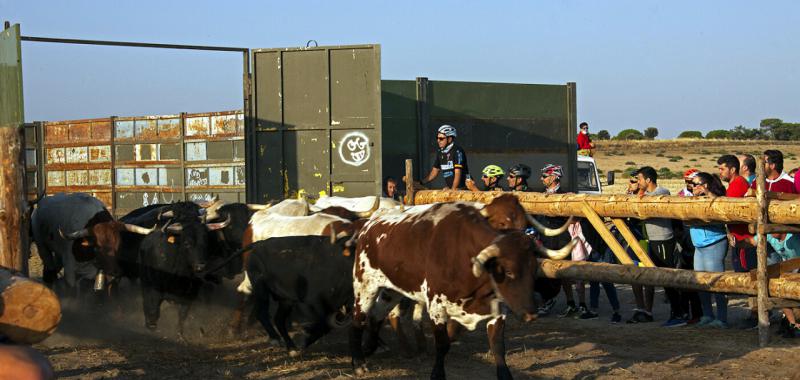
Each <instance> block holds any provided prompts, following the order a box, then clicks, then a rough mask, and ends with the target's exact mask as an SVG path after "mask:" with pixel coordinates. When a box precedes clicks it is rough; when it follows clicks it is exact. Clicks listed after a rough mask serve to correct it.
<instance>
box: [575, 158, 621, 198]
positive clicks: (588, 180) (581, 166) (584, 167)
mask: <svg viewBox="0 0 800 380" xmlns="http://www.w3.org/2000/svg"><path fill="white" fill-rule="evenodd" d="M606 179H607V183H606V185H609V186H610V185H613V184H614V173H613V172H609V173H608V176H607V177H606ZM578 193H580V194H602V193H603V187H602V185H601V183H600V173H598V171H597V164H596V163H595V162H594V158H592V157H589V156H582V155H578Z"/></svg>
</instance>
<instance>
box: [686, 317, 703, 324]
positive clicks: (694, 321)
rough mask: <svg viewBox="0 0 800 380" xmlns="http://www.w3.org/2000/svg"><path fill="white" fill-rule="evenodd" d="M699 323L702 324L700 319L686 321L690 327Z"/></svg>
mask: <svg viewBox="0 0 800 380" xmlns="http://www.w3.org/2000/svg"><path fill="white" fill-rule="evenodd" d="M698 323H700V318H692V319H687V321H686V324H687V325H689V326H692V325H696V324H698Z"/></svg>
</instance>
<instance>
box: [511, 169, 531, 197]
mask: <svg viewBox="0 0 800 380" xmlns="http://www.w3.org/2000/svg"><path fill="white" fill-rule="evenodd" d="M530 177H531V167H530V166H528V165H525V164H516V165H514V166H512V167H510V168H508V174H507V176H506V181H508V189H509V190H511V191H531V190H530V188H529V187H528V178H530Z"/></svg>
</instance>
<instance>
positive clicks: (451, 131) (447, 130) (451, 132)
mask: <svg viewBox="0 0 800 380" xmlns="http://www.w3.org/2000/svg"><path fill="white" fill-rule="evenodd" d="M437 132H438V133H441V134H443V135H445V137H456V128H455V127H453V126H452V125H448V124H444V125H442V126H441V127H439V130H438V131H437Z"/></svg>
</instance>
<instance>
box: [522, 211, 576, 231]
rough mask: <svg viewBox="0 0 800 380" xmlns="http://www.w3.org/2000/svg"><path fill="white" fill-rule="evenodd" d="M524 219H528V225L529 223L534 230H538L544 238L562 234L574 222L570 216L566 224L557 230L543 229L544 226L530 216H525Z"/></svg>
mask: <svg viewBox="0 0 800 380" xmlns="http://www.w3.org/2000/svg"><path fill="white" fill-rule="evenodd" d="M525 219H528V223H530V224H531V225H532V226H533V227H534V228H536V229H537V230H539V232H541V233H542V234H544V236H558V235H561V234H563V233H564V231H566V230H567V228H569V225H570V224H572V223H573V222H574V221H575V218H574V217H572V216H570V217H569V219H568V220H567V222H566V223H564V225H563V226H561V227H559V228H555V229H553V228H548V227H545V225H544V224H541V223H539V222H538V221H537V220H536V219H534V218H533V217H532V216H531V215H530V214H525Z"/></svg>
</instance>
